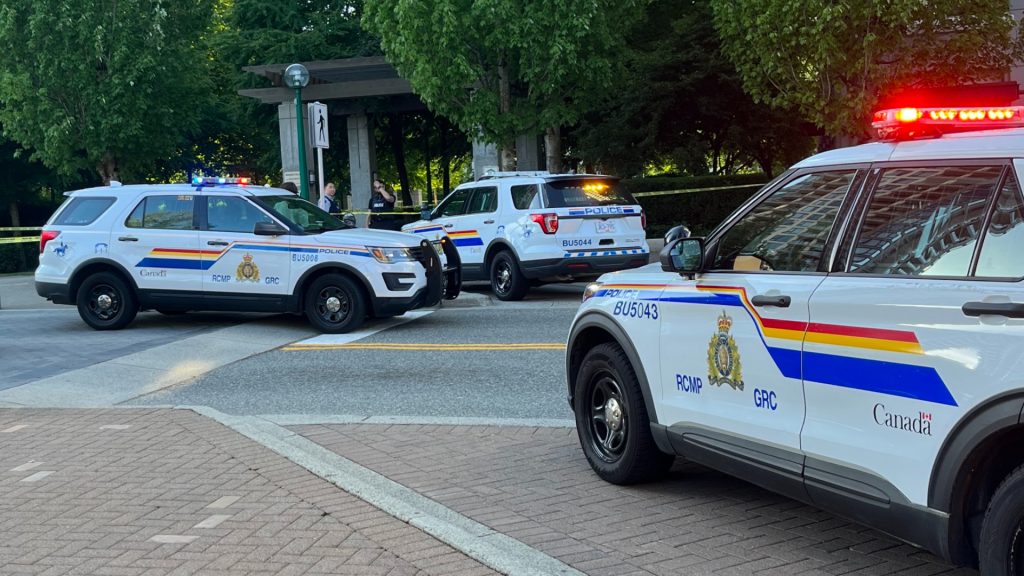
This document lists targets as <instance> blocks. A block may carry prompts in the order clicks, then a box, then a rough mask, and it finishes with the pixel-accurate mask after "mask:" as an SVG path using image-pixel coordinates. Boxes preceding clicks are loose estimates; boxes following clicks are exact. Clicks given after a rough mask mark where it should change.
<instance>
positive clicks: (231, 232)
mask: <svg viewBox="0 0 1024 576" xmlns="http://www.w3.org/2000/svg"><path fill="white" fill-rule="evenodd" d="M246 183H247V181H246V180H245V179H225V178H203V179H197V180H196V181H195V182H193V184H191V185H190V184H167V185H132V186H122V185H120V184H117V183H112V185H111V186H105V187H100V188H90V189H87V190H79V191H77V192H71V193H69V194H68V199H67V200H66V201H65V202H64V204H63V205H62V206H61V207H60V208H59V209H58V210H57V212H56V213H54V215H53V216H52V217H51V218H50V221H49V222H47V224H46V226H45V227H44V228H43V231H42V237H41V240H40V243H39V267H38V268H37V269H36V273H35V283H36V292H38V293H39V295H40V296H43V297H45V298H47V299H48V300H52V301H53V302H55V303H58V304H76V305H77V306H78V311H79V314H80V315H81V317H82V319H83V320H84V321H85V322H86V323H87V324H88V325H89V326H91V327H93V328H95V329H97V330H109V329H118V328H123V327H125V326H127V325H128V324H129V323H130V322H131V321H132V320H133V319H134V318H135V315H136V313H137V312H139V311H140V310H146V309H156V310H157V311H159V312H163V313H166V314H177V313H183V312H186V311H190V310H232V311H252V312H292V313H303V314H305V315H306V317H307V318H308V319H309V321H310V323H312V324H313V325H314V326H315V327H316V328H318V329H320V330H321V331H323V332H347V331H350V330H354V329H356V328H357V327H359V326H360V325H361V324H362V323H363V321H364V320H365V319H366V318H367V317H369V316H376V317H382V316H394V315H399V314H403V313H405V312H406V311H408V310H412V309H414V308H418V307H421V306H431V305H434V304H437V303H438V301H439V300H440V299H441V298H442V296H447V297H448V298H454V297H455V296H456V295H457V290H458V282H449V283H448V286H449V288H448V291H449V293H448V294H446V295H444V294H442V291H443V290H444V287H443V285H444V284H445V283H444V282H443V278H442V273H443V270H442V264H441V261H440V258H439V256H438V255H437V254H436V253H435V250H434V249H433V248H432V247H431V245H430V243H428V242H426V241H425V240H423V239H422V238H419V237H417V236H414V235H411V234H404V233H401V232H388V231H378V230H365V229H359V228H354V227H352V226H354V224H352V225H350V224H348V223H346V222H343V221H342V220H338V219H337V218H335V217H333V216H331V215H329V214H327V213H326V212H323V211H322V210H320V209H319V208H317V207H316V206H314V205H313V204H311V203H309V202H306V201H304V200H301V199H300V198H298V197H297V196H295V195H294V194H291V193H289V192H287V191H285V190H278V189H274V188H262V187H248V186H246V185H245V184H246ZM441 249H442V250H443V249H447V250H449V251H450V252H451V253H452V254H453V255H454V257H455V261H457V253H455V249H454V248H453V247H451V246H450V245H449V244H447V243H445V244H443V245H442V246H441Z"/></svg>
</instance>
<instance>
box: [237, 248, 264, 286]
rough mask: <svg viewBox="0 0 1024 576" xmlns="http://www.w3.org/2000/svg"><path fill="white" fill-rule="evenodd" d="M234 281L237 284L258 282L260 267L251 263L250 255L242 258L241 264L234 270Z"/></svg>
mask: <svg viewBox="0 0 1024 576" xmlns="http://www.w3.org/2000/svg"><path fill="white" fill-rule="evenodd" d="M235 280H238V281H239V282H259V281H260V267H259V266H257V265H256V263H255V262H253V261H252V254H246V255H245V256H242V263H241V264H239V265H238V268H237V269H236V270H235Z"/></svg>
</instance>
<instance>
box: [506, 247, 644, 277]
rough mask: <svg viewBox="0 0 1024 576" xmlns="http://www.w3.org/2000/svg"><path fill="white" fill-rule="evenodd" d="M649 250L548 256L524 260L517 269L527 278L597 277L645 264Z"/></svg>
mask: <svg viewBox="0 0 1024 576" xmlns="http://www.w3.org/2000/svg"><path fill="white" fill-rule="evenodd" d="M649 259H650V253H649V252H638V253H637V254H617V255H615V256H586V257H576V258H550V259H546V260H524V261H522V262H520V263H519V269H520V270H522V272H523V276H526V277H527V278H530V279H531V280H532V279H536V278H548V277H552V276H573V277H577V278H586V277H595V278H596V277H597V276H600V275H601V274H604V273H606V272H615V271H617V270H629V269H630V268H639V267H641V266H646V265H647V264H648V263H649V262H648V260H649Z"/></svg>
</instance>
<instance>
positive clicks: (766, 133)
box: [575, 0, 810, 175]
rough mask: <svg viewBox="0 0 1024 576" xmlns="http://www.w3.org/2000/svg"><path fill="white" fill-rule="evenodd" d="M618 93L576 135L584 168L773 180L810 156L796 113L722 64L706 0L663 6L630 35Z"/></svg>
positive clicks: (661, 2)
mask: <svg viewBox="0 0 1024 576" xmlns="http://www.w3.org/2000/svg"><path fill="white" fill-rule="evenodd" d="M620 61H621V66H622V72H621V76H620V78H619V81H618V82H617V88H616V90H615V91H613V92H612V93H611V94H610V96H609V97H608V98H607V99H606V100H605V101H604V103H603V104H602V105H601V106H600V107H599V108H598V109H597V110H596V111H595V112H594V113H592V114H590V115H588V116H587V117H586V118H585V119H584V121H583V122H581V124H580V126H579V128H578V129H577V130H576V132H575V136H576V140H577V142H578V153H579V154H580V155H581V156H582V158H583V160H584V161H585V162H587V163H588V164H599V165H601V166H602V167H603V168H604V169H607V170H610V171H613V172H616V173H619V174H622V175H639V174H641V173H643V172H644V171H645V170H650V169H651V168H652V165H653V166H658V167H661V168H662V169H663V170H667V171H669V172H673V173H684V174H694V175H699V174H708V173H711V174H730V173H735V172H737V171H742V170H749V169H751V168H760V169H761V170H762V171H763V172H765V173H767V174H771V173H772V172H773V171H774V170H775V169H776V168H777V167H778V166H777V165H779V164H789V163H792V162H794V161H796V160H797V159H799V158H800V157H802V156H803V155H805V154H806V152H807V151H808V150H809V142H810V139H809V136H808V135H807V134H806V123H805V122H803V121H802V120H801V119H800V118H799V115H796V114H792V113H785V112H781V111H777V110H774V109H772V108H771V107H769V106H767V105H764V104H757V103H755V102H754V101H753V100H752V99H751V98H750V96H748V95H747V94H746V93H745V92H744V91H743V86H742V83H741V81H740V79H739V76H738V74H737V73H736V70H735V68H734V67H733V66H732V64H731V63H730V62H729V61H728V59H727V58H726V57H725V56H724V54H723V53H722V50H721V46H720V42H719V39H718V35H717V33H716V32H715V30H714V27H713V25H712V22H711V7H710V4H709V2H708V0H691V1H688V2H679V1H678V0H657V1H655V2H654V3H653V4H652V5H651V6H650V7H649V8H648V10H647V12H646V15H645V18H644V20H643V21H642V22H641V23H640V25H638V26H637V27H636V28H635V30H634V31H633V32H632V33H630V35H629V37H628V41H627V47H626V49H625V50H624V51H623V53H622V56H621V59H620Z"/></svg>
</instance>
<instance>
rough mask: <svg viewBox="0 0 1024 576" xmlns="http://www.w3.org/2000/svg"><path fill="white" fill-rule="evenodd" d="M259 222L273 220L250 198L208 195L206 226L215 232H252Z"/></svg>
mask: <svg viewBox="0 0 1024 576" xmlns="http://www.w3.org/2000/svg"><path fill="white" fill-rule="evenodd" d="M257 222H273V220H271V219H270V217H268V216H267V215H266V214H264V213H263V212H261V211H260V209H259V208H257V207H255V206H253V205H252V203H250V202H249V201H248V200H246V199H244V198H236V197H234V196H207V197H206V228H207V230H211V231H214V232H246V233H250V234H251V233H252V231H253V229H255V227H256V223H257Z"/></svg>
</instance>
